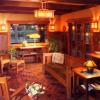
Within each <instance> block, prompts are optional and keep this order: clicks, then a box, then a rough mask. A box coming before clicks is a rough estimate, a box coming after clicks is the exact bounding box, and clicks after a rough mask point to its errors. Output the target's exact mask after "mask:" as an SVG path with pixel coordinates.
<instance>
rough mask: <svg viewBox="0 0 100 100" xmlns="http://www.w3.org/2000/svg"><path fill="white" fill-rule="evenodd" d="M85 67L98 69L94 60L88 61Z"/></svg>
mask: <svg viewBox="0 0 100 100" xmlns="http://www.w3.org/2000/svg"><path fill="white" fill-rule="evenodd" d="M84 66H86V67H89V68H91V67H96V66H97V65H96V63H95V62H94V61H93V60H88V61H86V62H85V63H84Z"/></svg>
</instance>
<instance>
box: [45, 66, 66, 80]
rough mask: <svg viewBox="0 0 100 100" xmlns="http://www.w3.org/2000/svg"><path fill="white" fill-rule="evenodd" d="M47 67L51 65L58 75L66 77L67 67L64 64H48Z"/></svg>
mask: <svg viewBox="0 0 100 100" xmlns="http://www.w3.org/2000/svg"><path fill="white" fill-rule="evenodd" d="M46 67H49V68H50V69H52V70H53V71H55V72H56V73H57V74H58V75H60V76H61V77H63V78H65V73H66V67H65V66H64V65H63V64H47V65H46Z"/></svg>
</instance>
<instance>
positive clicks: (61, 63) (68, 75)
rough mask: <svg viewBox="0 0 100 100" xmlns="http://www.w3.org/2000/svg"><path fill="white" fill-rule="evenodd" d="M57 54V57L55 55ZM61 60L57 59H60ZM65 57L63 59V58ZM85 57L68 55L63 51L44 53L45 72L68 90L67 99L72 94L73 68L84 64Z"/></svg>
mask: <svg viewBox="0 0 100 100" xmlns="http://www.w3.org/2000/svg"><path fill="white" fill-rule="evenodd" d="M55 55H56V57H55ZM58 58H60V59H59V60H57V61H56V60H55V59H58ZM62 59H63V60H62ZM84 62H85V59H83V58H79V57H74V56H70V55H66V54H63V53H59V52H58V53H44V54H43V72H44V73H46V72H48V73H49V74H51V75H52V76H53V77H54V78H55V79H56V80H58V81H59V83H61V84H62V85H63V86H64V87H65V88H66V91H67V99H70V98H71V94H72V84H73V83H72V69H73V68H75V67H79V66H83V63H84Z"/></svg>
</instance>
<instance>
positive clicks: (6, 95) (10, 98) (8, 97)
mask: <svg viewBox="0 0 100 100" xmlns="http://www.w3.org/2000/svg"><path fill="white" fill-rule="evenodd" d="M12 90H13V93H12V94H10V88H9V87H8V83H7V78H6V77H0V100H15V99H14V98H16V97H17V95H18V94H19V93H20V92H21V91H22V90H24V85H21V86H20V87H19V88H17V89H12Z"/></svg>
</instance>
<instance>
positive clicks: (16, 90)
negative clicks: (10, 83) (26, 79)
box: [11, 84, 25, 98]
mask: <svg viewBox="0 0 100 100" xmlns="http://www.w3.org/2000/svg"><path fill="white" fill-rule="evenodd" d="M24 89H25V86H24V84H23V85H21V86H20V87H19V88H18V89H15V91H14V92H13V93H12V95H11V98H13V97H14V96H16V95H18V94H19V93H20V92H21V91H23V90H24Z"/></svg>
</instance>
